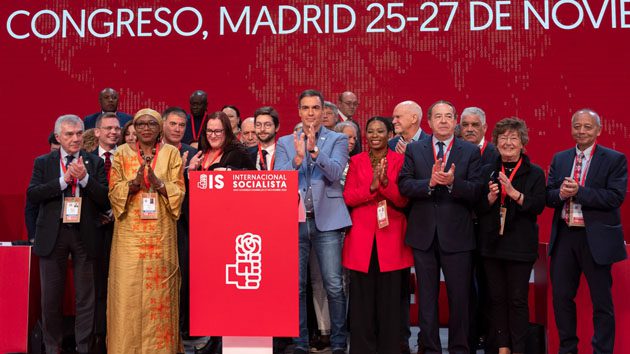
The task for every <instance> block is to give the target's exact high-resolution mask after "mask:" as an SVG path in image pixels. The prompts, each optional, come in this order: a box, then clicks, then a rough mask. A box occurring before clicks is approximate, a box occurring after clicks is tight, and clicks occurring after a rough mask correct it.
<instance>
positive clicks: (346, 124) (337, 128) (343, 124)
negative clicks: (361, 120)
mask: <svg viewBox="0 0 630 354" xmlns="http://www.w3.org/2000/svg"><path fill="white" fill-rule="evenodd" d="M347 127H350V128H352V129H354V135H357V136H358V135H359V132H358V131H357V126H356V125H355V124H354V123H352V122H348V121H345V122H339V123H337V124H336V125H335V131H336V132H337V133H343V130H344V129H346V128H347Z"/></svg>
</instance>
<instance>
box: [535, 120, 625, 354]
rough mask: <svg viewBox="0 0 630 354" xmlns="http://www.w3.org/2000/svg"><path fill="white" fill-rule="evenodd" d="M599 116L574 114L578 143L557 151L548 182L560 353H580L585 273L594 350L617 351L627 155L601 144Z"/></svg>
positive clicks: (623, 248) (551, 248)
mask: <svg viewBox="0 0 630 354" xmlns="http://www.w3.org/2000/svg"><path fill="white" fill-rule="evenodd" d="M601 130H602V126H601V120H600V117H599V115H598V114H597V113H596V112H595V111H593V110H590V109H581V110H579V111H577V112H576V113H575V114H573V117H572V118H571V134H572V135H573V139H574V140H575V142H576V146H575V147H573V148H571V149H568V150H565V151H562V152H559V153H557V154H556V155H555V156H554V157H553V160H552V162H551V168H550V170H549V179H548V181H547V205H548V206H550V207H552V208H554V209H555V212H554V216H553V223H552V226H551V237H550V241H549V255H550V256H551V264H550V273H551V283H552V294H553V309H554V314H555V317H556V326H557V327H558V336H559V337H560V350H559V353H562V354H564V353H577V349H578V347H577V345H578V338H577V335H576V323H577V316H576V308H575V301H574V299H575V295H576V293H577V290H578V286H579V284H580V275H581V274H582V273H584V276H585V277H586V280H587V283H588V285H589V289H590V294H591V301H592V302H593V327H594V334H593V339H592V344H593V353H613V345H614V343H615V317H614V307H613V301H612V293H611V288H612V274H611V267H612V264H613V263H615V262H619V261H621V260H623V259H626V257H627V255H626V248H625V245H624V238H623V230H622V228H621V214H620V212H619V208H620V206H621V204H622V203H623V200H624V198H625V195H626V188H627V184H628V166H627V161H626V157H625V155H623V154H622V153H620V152H617V151H615V150H612V149H609V148H606V147H603V146H601V145H597V144H596V139H597V137H598V136H599V135H600V134H601Z"/></svg>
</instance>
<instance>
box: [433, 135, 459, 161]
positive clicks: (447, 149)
mask: <svg viewBox="0 0 630 354" xmlns="http://www.w3.org/2000/svg"><path fill="white" fill-rule="evenodd" d="M454 142H455V137H453V140H451V143H450V144H448V148H446V151H445V152H444V161H446V160H447V158H446V157H447V156H448V153H449V151H451V148H452V147H453V143H454ZM431 145H433V159H434V161H437V160H438V158H437V151H435V144H433V142H431Z"/></svg>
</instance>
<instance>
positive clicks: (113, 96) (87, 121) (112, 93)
mask: <svg viewBox="0 0 630 354" xmlns="http://www.w3.org/2000/svg"><path fill="white" fill-rule="evenodd" d="M118 98H119V96H118V92H116V90H114V89H113V88H110V87H108V88H105V89H103V90H102V91H101V92H99V94H98V103H99V104H100V105H101V111H100V112H97V113H93V114H90V115H89V116H87V117H85V118H83V125H84V128H85V129H92V128H95V127H96V120H97V119H98V117H99V116H101V115H102V114H103V113H107V112H113V113H116V117H118V121H119V122H120V126H121V127H124V126H125V124H126V123H127V122H129V121H130V120H131V119H132V118H133V117H131V116H130V115H129V114H127V113H124V112H118Z"/></svg>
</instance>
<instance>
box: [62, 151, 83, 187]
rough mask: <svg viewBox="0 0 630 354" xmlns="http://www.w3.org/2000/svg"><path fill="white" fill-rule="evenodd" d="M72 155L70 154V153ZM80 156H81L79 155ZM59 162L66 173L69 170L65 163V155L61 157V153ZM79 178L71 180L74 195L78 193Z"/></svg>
mask: <svg viewBox="0 0 630 354" xmlns="http://www.w3.org/2000/svg"><path fill="white" fill-rule="evenodd" d="M68 156H70V155H68ZM79 157H80V156H79ZM59 163H60V164H61V171H62V172H63V174H64V175H65V174H66V171H67V170H68V169H67V168H66V164H65V163H63V157H61V154H59ZM78 182H79V181H78V180H77V179H76V178H73V179H72V182H70V186H72V195H74V196H76V195H77V184H78Z"/></svg>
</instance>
